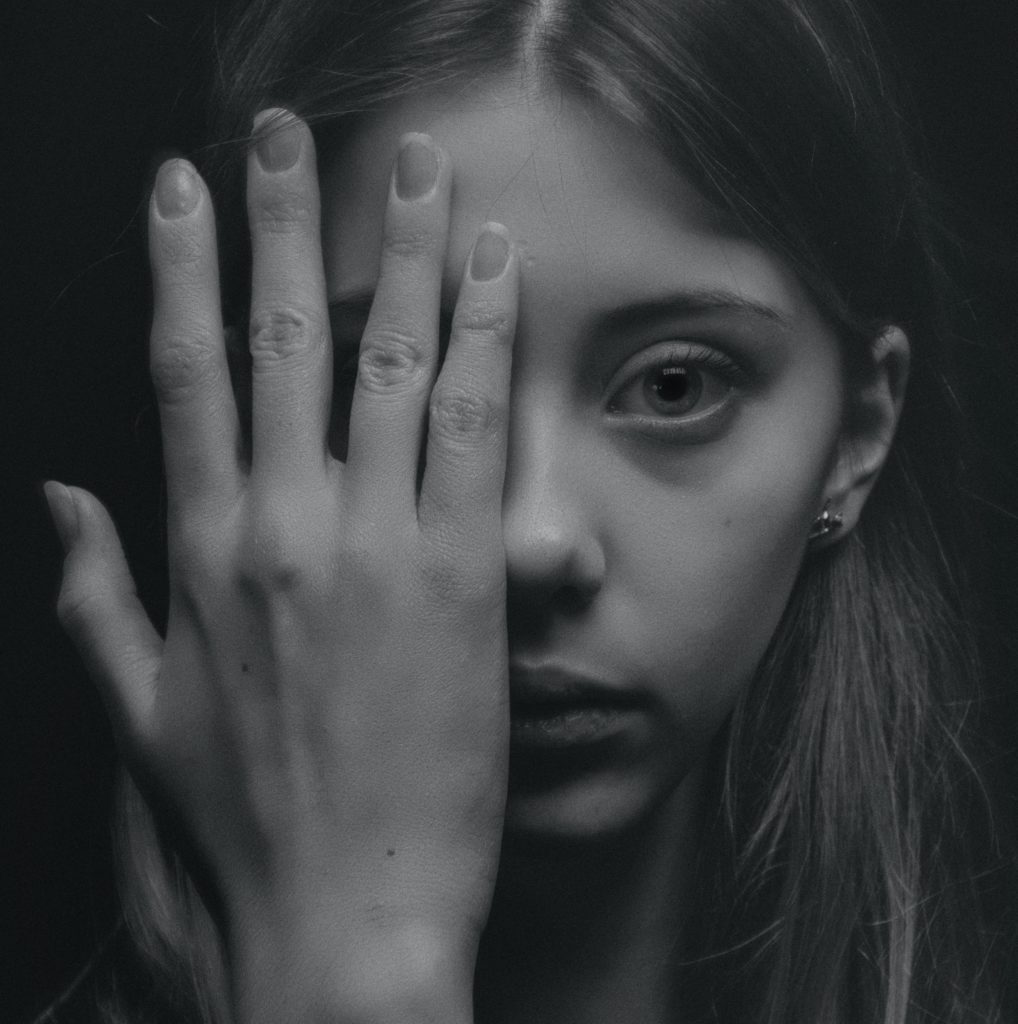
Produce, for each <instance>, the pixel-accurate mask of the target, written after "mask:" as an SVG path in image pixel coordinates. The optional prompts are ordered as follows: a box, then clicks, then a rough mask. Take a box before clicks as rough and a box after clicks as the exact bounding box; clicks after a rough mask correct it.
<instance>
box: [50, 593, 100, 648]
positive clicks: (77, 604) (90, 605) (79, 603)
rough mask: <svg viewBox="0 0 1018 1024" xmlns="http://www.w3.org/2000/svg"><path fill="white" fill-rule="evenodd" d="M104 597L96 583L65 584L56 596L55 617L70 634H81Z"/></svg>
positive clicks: (92, 618)
mask: <svg viewBox="0 0 1018 1024" xmlns="http://www.w3.org/2000/svg"><path fill="white" fill-rule="evenodd" d="M105 598H106V594H105V591H104V590H103V589H102V588H101V587H100V586H99V585H97V584H95V583H93V584H70V585H68V584H65V585H64V586H63V587H61V588H60V593H59V595H58V597H57V619H58V621H59V622H60V624H61V625H62V626H63V627H64V629H65V630H66V631H67V632H68V633H69V634H70V635H71V636H81V635H82V634H83V633H84V632H86V631H87V629H88V626H89V624H90V623H91V622H92V621H94V619H95V617H96V613H97V612H98V611H99V610H100V607H101V605H102V603H103V601H104V600H105Z"/></svg>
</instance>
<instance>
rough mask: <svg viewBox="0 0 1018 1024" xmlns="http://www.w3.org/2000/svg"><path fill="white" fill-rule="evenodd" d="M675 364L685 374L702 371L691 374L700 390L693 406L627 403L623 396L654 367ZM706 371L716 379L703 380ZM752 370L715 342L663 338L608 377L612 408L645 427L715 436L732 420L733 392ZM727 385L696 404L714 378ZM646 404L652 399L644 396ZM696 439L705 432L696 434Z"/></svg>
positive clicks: (617, 415) (658, 370)
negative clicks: (660, 408) (632, 406)
mask: <svg viewBox="0 0 1018 1024" xmlns="http://www.w3.org/2000/svg"><path fill="white" fill-rule="evenodd" d="M671 367H674V368H676V370H679V371H681V374H682V379H683V380H684V381H689V380H690V379H691V378H690V371H692V373H693V374H696V375H697V377H694V378H692V379H693V380H696V381H697V383H698V388H699V390H698V393H697V394H696V396H695V401H694V403H693V404H692V406H691V407H690V408H689V410H688V411H685V410H681V411H679V414H678V415H668V414H666V413H661V412H655V411H654V410H652V409H651V410H650V411H648V412H646V413H644V412H633V411H629V410H626V409H624V408H622V405H623V403H624V399H625V398H626V396H627V395H632V393H633V392H634V391H635V390H636V389H637V388H638V387H639V385H640V384H641V382H643V384H644V387H646V384H647V381H648V380H649V379H650V377H651V376H652V375H653V374H655V373H661V371H663V370H667V369H669V368H671ZM705 377H708V378H711V380H704V378H705ZM749 380H750V374H749V373H748V372H747V371H746V370H745V369H744V368H743V367H742V366H741V365H740V364H738V363H736V362H735V361H734V360H733V359H732V358H731V357H730V356H728V355H727V354H725V353H724V352H722V351H720V350H719V349H716V348H710V347H707V346H705V345H701V344H698V343H695V342H682V341H669V342H662V343H660V344H657V345H652V346H651V347H649V348H647V349H645V350H643V351H642V352H640V353H639V354H638V355H637V356H636V357H635V358H634V359H631V360H629V361H628V362H627V363H626V364H625V365H624V366H623V367H622V368H621V369H620V370H619V371H618V372H617V373H616V374H615V375H614V376H613V377H612V379H611V380H610V381H609V383H608V387H607V390H608V394H609V396H610V397H609V399H608V404H607V412H608V414H609V415H610V416H611V417H613V418H617V419H618V420H619V421H620V422H625V423H635V424H636V425H638V426H639V427H640V429H642V430H645V431H649V432H653V433H655V434H660V433H667V434H679V433H686V434H692V435H697V434H700V435H703V439H706V437H707V436H713V434H714V433H715V432H716V430H717V429H718V428H720V427H721V426H722V425H723V422H727V414H728V413H730V412H731V411H733V409H734V407H733V403H732V398H733V395H734V394H735V392H737V390H738V389H739V388H741V387H744V386H746V385H747V384H748V383H749ZM712 382H713V383H714V385H715V386H716V387H720V388H721V389H723V393H722V394H720V395H717V396H716V397H715V399H714V400H713V401H712V402H711V404H710V405H709V406H708V407H707V408H705V409H703V410H700V411H697V410H696V406H697V405H698V404H699V403H700V399H701V397H702V395H703V394H704V393H705V392H706V391H708V388H709V385H710V383H712ZM643 402H644V404H647V405H649V402H648V400H647V398H646V396H644V398H643ZM691 439H693V440H696V439H700V437H697V436H693V437H691Z"/></svg>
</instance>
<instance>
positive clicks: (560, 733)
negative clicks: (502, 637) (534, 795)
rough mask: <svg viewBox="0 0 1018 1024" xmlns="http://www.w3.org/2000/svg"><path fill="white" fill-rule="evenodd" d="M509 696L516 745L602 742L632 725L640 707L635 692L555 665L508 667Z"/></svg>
mask: <svg viewBox="0 0 1018 1024" xmlns="http://www.w3.org/2000/svg"><path fill="white" fill-rule="evenodd" d="M509 696H510V711H511V732H510V736H511V739H512V742H513V744H514V745H516V746H536V747H570V746H587V745H590V744H595V743H605V742H608V741H611V740H612V739H614V738H617V737H618V736H619V735H620V734H622V733H624V732H625V731H626V730H627V729H629V728H631V727H632V725H633V723H634V720H635V718H636V717H637V716H639V714H640V712H641V710H642V709H643V707H644V702H643V701H642V700H641V699H640V697H639V695H636V694H633V693H632V692H629V691H627V690H625V689H623V688H621V687H619V686H617V685H613V684H611V683H608V682H606V681H603V680H601V679H597V678H594V677H592V676H589V675H585V674H583V673H580V672H574V671H572V670H570V669H566V668H562V667H559V666H539V667H526V668H524V667H522V666H520V667H516V666H510V670H509Z"/></svg>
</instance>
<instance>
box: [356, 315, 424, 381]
mask: <svg viewBox="0 0 1018 1024" xmlns="http://www.w3.org/2000/svg"><path fill="white" fill-rule="evenodd" d="M426 365H427V356H426V353H425V350H424V347H423V345H422V344H421V342H420V339H418V338H417V337H415V336H414V335H413V334H412V333H411V332H409V331H407V330H405V329H403V328H400V327H398V326H396V325H394V324H381V325H378V326H375V327H372V328H371V330H370V331H369V332H368V333H367V334H366V335H365V336H364V342H363V344H362V346H361V352H360V357H359V359H358V363H357V377H358V381H359V383H360V384H361V385H362V386H363V387H365V388H367V389H368V390H369V391H376V392H377V391H381V392H384V391H390V390H392V389H394V388H396V389H398V388H401V387H405V386H406V385H408V384H412V383H413V382H415V381H416V380H417V379H418V378H419V377H420V376H421V374H422V372H423V371H424V369H425V367H426Z"/></svg>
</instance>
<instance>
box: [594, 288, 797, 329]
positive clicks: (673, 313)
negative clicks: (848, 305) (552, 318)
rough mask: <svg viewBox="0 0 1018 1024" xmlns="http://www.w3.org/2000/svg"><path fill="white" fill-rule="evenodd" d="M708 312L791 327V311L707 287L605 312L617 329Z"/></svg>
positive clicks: (627, 304)
mask: <svg viewBox="0 0 1018 1024" xmlns="http://www.w3.org/2000/svg"><path fill="white" fill-rule="evenodd" d="M704 313H736V314H739V315H741V316H752V317H759V318H762V319H764V320H769V321H771V322H772V323H776V324H779V325H781V326H782V327H786V328H787V327H790V326H791V322H790V320H789V317H788V316H787V314H785V313H783V312H781V310H779V309H777V308H776V307H774V306H770V305H767V304H766V303H764V302H757V301H756V300H754V299H747V298H746V297H745V296H743V295H739V294H737V293H736V292H730V291H725V290H724V289H716V288H704V289H699V288H698V289H693V290H690V291H682V292H676V293H674V294H671V295H666V296H662V297H661V298H654V299H647V300H643V301H638V302H631V303H626V304H625V305H622V306H615V307H613V308H612V309H609V310H608V311H607V312H606V313H604V314H603V315H602V316H603V321H604V323H605V325H606V326H608V327H609V328H613V329H615V330H635V329H638V328H640V327H644V326H647V325H648V324H651V323H656V322H657V321H659V320H665V319H667V318H669V317H682V316H696V315H701V314H704Z"/></svg>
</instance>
